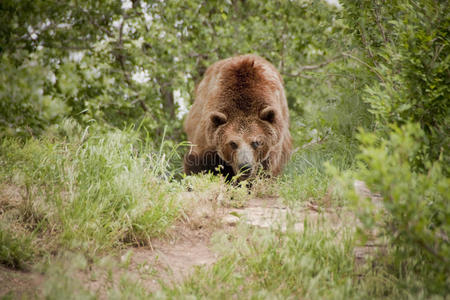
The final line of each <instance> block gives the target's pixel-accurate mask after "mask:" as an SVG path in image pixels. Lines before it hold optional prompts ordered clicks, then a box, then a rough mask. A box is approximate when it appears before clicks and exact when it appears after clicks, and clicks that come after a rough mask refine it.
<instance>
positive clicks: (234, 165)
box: [184, 54, 292, 177]
mask: <svg viewBox="0 0 450 300" xmlns="http://www.w3.org/2000/svg"><path fill="white" fill-rule="evenodd" d="M184 129H185V131H186V133H187V135H188V139H189V141H190V142H191V143H192V147H191V149H190V151H189V153H188V154H187V155H186V156H185V162H184V170H185V172H186V174H192V173H199V172H202V171H212V170H215V169H216V167H217V166H218V165H223V166H224V170H223V171H224V172H223V173H225V174H227V175H230V176H233V175H236V174H237V173H238V172H239V171H240V170H241V171H242V168H241V167H242V166H244V165H245V166H246V167H248V169H245V170H246V171H245V172H244V174H245V175H246V176H245V177H249V176H254V175H255V174H256V172H257V170H258V169H259V167H262V168H263V169H265V170H266V171H267V172H268V173H269V174H270V175H273V176H277V175H279V174H280V172H281V171H282V169H283V166H284V164H285V163H286V162H287V161H288V160H289V158H290V155H291V151H292V145H291V135H290V133H289V113H288V107H287V102H286V97H285V94H284V88H283V82H282V78H281V76H280V74H279V73H278V71H277V70H276V69H275V67H274V66H273V65H272V64H270V63H269V62H268V61H266V60H265V59H263V58H261V57H259V56H256V55H251V54H250V55H243V56H236V57H232V58H228V59H225V60H221V61H218V62H216V63H215V64H213V65H212V66H210V67H209V68H208V69H207V70H206V73H205V76H204V78H203V80H202V81H201V82H200V84H199V85H198V86H197V89H196V91H195V101H194V104H193V105H192V108H191V110H190V111H189V114H188V116H187V118H186V120H185V123H184Z"/></svg>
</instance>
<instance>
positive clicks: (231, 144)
mask: <svg viewBox="0 0 450 300" xmlns="http://www.w3.org/2000/svg"><path fill="white" fill-rule="evenodd" d="M230 147H231V149H233V150H236V149H237V148H238V145H237V144H236V143H235V142H230Z"/></svg>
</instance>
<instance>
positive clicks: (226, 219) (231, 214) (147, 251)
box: [0, 198, 373, 299]
mask: <svg viewBox="0 0 450 300" xmlns="http://www.w3.org/2000/svg"><path fill="white" fill-rule="evenodd" d="M205 203H207V202H205ZM196 212H201V213H197V214H191V216H190V217H189V218H187V219H186V220H185V221H182V222H180V223H179V224H177V225H176V226H175V227H174V228H173V230H171V232H170V233H169V235H168V236H167V237H165V238H164V239H157V240H153V241H152V243H151V245H149V246H146V247H138V248H129V249H126V250H125V251H123V252H122V255H121V256H120V257H117V258H115V259H116V263H112V264H111V265H116V266H119V265H120V266H122V267H121V268H113V269H108V270H107V269H94V270H92V269H89V271H86V270H84V271H81V272H79V276H78V277H79V278H78V279H79V280H80V281H81V282H82V283H83V285H84V286H85V287H87V288H88V289H89V290H90V291H92V292H94V293H95V294H97V295H98V296H99V297H100V298H105V299H106V298H107V289H108V287H110V286H111V283H114V282H115V283H117V282H118V281H119V280H120V277H121V276H122V275H123V274H124V273H127V274H128V275H129V276H132V277H134V278H133V280H136V281H138V282H140V283H141V284H142V285H143V286H145V287H146V289H148V291H156V290H158V289H159V288H160V286H161V283H164V284H168V285H171V284H176V283H179V282H180V281H182V280H183V278H185V277H186V276H187V275H189V274H190V273H191V272H192V271H193V270H194V269H195V267H196V266H202V265H212V264H214V263H215V262H216V260H217V259H218V255H217V254H216V253H214V252H213V251H212V247H211V244H210V238H211V236H212V234H213V233H214V232H215V231H218V230H232V228H233V227H235V226H236V225H237V224H238V223H240V222H245V223H247V224H248V225H250V226H255V227H259V228H278V229H280V230H282V231H284V230H286V226H287V224H288V222H294V228H295V230H298V231H302V230H303V226H304V223H305V220H307V222H310V223H312V224H314V223H317V222H320V221H321V220H326V221H327V224H330V225H331V226H332V228H333V229H335V230H339V228H341V227H343V222H345V224H346V225H348V223H349V222H356V219H355V217H354V216H353V215H352V214H351V213H349V212H336V211H333V210H331V209H330V210H320V209H318V208H317V207H315V206H314V205H312V204H308V205H306V206H305V207H304V208H303V209H297V210H296V211H291V210H290V208H289V207H287V206H286V205H283V204H282V202H281V200H280V199H278V198H255V199H251V200H250V201H248V202H247V203H246V205H245V206H244V207H242V208H220V209H217V207H215V206H211V205H210V206H208V204H205V205H203V207H200V208H198V207H197V209H196ZM292 220H294V221H292ZM372 252H373V247H372V246H371V245H369V246H367V245H364V246H361V247H357V248H356V249H355V251H354V256H355V260H356V262H357V263H358V262H362V261H364V260H365V258H366V257H367V256H368V255H370V254H371V253H372ZM93 272H95V273H96V275H95V276H92V274H90V273H93ZM108 274H109V275H108ZM110 274H113V275H112V278H111V275H110ZM130 274H131V275H130ZM45 280H46V278H45V277H44V275H42V274H39V273H36V272H31V271H29V272H25V271H18V270H11V269H8V268H6V267H2V266H0V296H5V295H7V294H8V293H13V294H14V296H15V297H19V298H20V297H21V296H27V295H28V296H30V295H38V294H39V291H40V288H41V287H42V284H43V283H44V282H45ZM108 282H109V284H108Z"/></svg>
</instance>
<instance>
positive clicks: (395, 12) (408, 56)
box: [343, 0, 450, 166]
mask: <svg viewBox="0 0 450 300" xmlns="http://www.w3.org/2000/svg"><path fill="white" fill-rule="evenodd" d="M343 2H344V8H345V9H344V16H345V20H346V21H347V23H348V25H349V28H351V29H352V34H353V35H354V36H355V37H356V41H357V42H358V44H359V45H360V47H361V48H362V50H363V51H364V53H365V56H366V58H365V61H366V65H367V66H368V70H367V71H368V72H370V73H372V74H373V80H371V81H370V82H369V83H368V84H367V86H366V89H365V96H364V101H365V102H367V103H368V104H369V105H370V112H371V113H372V114H373V115H374V116H375V117H376V119H377V122H378V124H377V125H378V127H379V129H381V130H385V131H386V132H389V131H390V129H389V124H391V123H396V124H400V125H401V124H404V123H406V122H408V121H412V122H418V123H419V124H420V125H421V128H423V129H424V131H425V133H426V136H427V138H426V139H425V140H423V142H424V143H425V144H426V145H427V147H428V148H429V149H428V150H427V155H428V156H429V157H430V159H433V160H435V159H437V158H438V157H439V156H440V155H441V153H443V154H444V156H445V157H444V160H445V161H446V163H449V162H450V160H449V156H448V151H444V148H446V149H445V150H448V145H449V143H450V140H449V136H448V131H449V128H450V124H449V118H448V113H449V101H448V99H449V96H450V71H449V67H450V39H449V32H448V28H449V27H450V19H449V18H448V16H449V14H450V6H449V4H448V3H447V2H445V1H444V2H442V1H420V2H418V3H416V2H414V1H394V3H393V4H392V5H383V3H382V1H378V0H377V1H372V0H367V1H358V2H354V1H343ZM418 164H419V166H420V162H419V161H418ZM422 166H423V165H422Z"/></svg>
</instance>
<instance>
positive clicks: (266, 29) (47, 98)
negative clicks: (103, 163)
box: [0, 0, 343, 144]
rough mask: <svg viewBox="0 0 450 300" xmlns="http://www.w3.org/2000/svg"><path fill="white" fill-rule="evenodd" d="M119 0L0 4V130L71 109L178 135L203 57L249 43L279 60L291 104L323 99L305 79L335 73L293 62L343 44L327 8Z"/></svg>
mask: <svg viewBox="0 0 450 300" xmlns="http://www.w3.org/2000/svg"><path fill="white" fill-rule="evenodd" d="M119 3H120V2H116V1H101V2H98V1H88V0H86V1H81V2H80V1H77V2H70V1H69V2H64V3H54V4H52V5H48V4H46V3H44V2H42V1H25V2H24V1H22V2H21V5H15V1H7V2H2V4H1V6H0V12H1V14H2V31H1V32H0V33H1V36H0V41H1V45H2V47H1V50H0V56H1V59H2V70H1V73H2V74H1V75H2V76H3V77H4V79H5V80H6V81H5V82H7V84H6V85H5V87H3V89H4V90H2V93H1V94H0V97H1V98H0V99H1V101H0V103H2V107H1V110H0V111H1V115H0V126H2V128H5V129H7V130H6V131H4V133H3V134H2V135H8V136H11V135H20V136H30V135H39V134H40V133H41V132H42V130H43V129H44V128H45V127H47V126H49V125H51V124H57V123H58V122H60V121H61V119H62V118H63V117H67V116H71V117H72V118H74V119H76V120H77V121H78V122H80V123H82V124H83V125H86V124H91V123H92V122H93V121H94V120H95V121H96V122H97V123H98V124H100V125H102V126H103V125H107V126H115V127H119V128H123V126H124V124H141V123H142V124H143V127H142V128H146V129H147V130H148V132H149V133H150V135H151V136H152V137H153V138H157V137H159V138H160V137H161V135H162V133H163V128H164V127H165V126H166V127H167V137H169V140H172V139H176V140H178V141H179V140H180V137H181V130H180V129H181V120H180V115H181V114H182V113H184V112H185V110H186V108H185V107H186V106H188V105H189V103H191V102H192V93H193V90H194V84H195V83H196V82H198V81H199V79H200V78H201V76H202V75H203V72H204V71H205V69H206V67H207V66H208V65H210V64H211V63H212V62H214V61H216V60H218V59H221V58H225V57H228V56H232V55H236V54H239V53H248V52H253V53H258V54H260V55H262V56H264V57H266V58H268V59H269V60H271V61H272V62H273V63H274V64H275V65H276V66H277V67H279V69H280V71H281V72H282V73H283V74H285V75H286V76H285V78H286V88H287V90H288V95H290V97H289V104H290V106H291V108H293V109H295V110H296V111H299V112H301V111H302V110H303V108H302V107H303V106H304V103H305V102H310V101H311V102H314V101H316V102H317V100H321V101H320V103H322V102H324V101H329V100H327V98H330V97H332V96H331V94H332V93H331V90H330V89H329V88H324V89H317V88H314V89H310V88H309V85H310V84H311V83H313V84H316V85H320V86H324V87H325V86H326V85H330V84H332V82H333V80H334V79H333V78H332V77H333V76H340V75H339V73H340V71H338V72H335V75H331V76H332V77H329V76H328V75H327V77H326V78H324V79H323V80H322V79H321V76H319V78H312V79H311V78H309V77H308V76H306V77H308V78H309V79H307V78H306V79H305V78H302V76H304V73H305V71H303V69H302V66H303V65H304V64H307V63H315V62H317V61H321V60H322V57H323V56H325V57H332V56H333V55H336V54H337V53H338V51H340V48H342V47H343V42H342V40H343V39H342V38H341V33H342V24H341V22H338V21H336V19H335V17H334V12H335V11H336V8H335V7H334V6H330V5H328V4H326V3H324V2H322V1H310V2H305V3H304V2H302V1H298V2H297V1H294V2H283V1H279V2H277V1H276V2H267V3H266V2H260V1H225V2H223V1H206V2H205V1H198V0H195V1H194V0H190V1H182V2H180V1H162V2H147V1H133V2H124V3H122V4H121V5H120V6H119ZM100 8H101V10H100ZM313 69H315V68H313ZM336 73H337V75H336ZM330 78H331V79H330ZM318 80H319V81H321V82H319V81H318ZM305 100H306V101H305ZM334 102H336V101H334ZM319 105H320V104H319ZM22 113H23V114H22ZM323 125H326V124H323ZM174 144H175V143H174Z"/></svg>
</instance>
